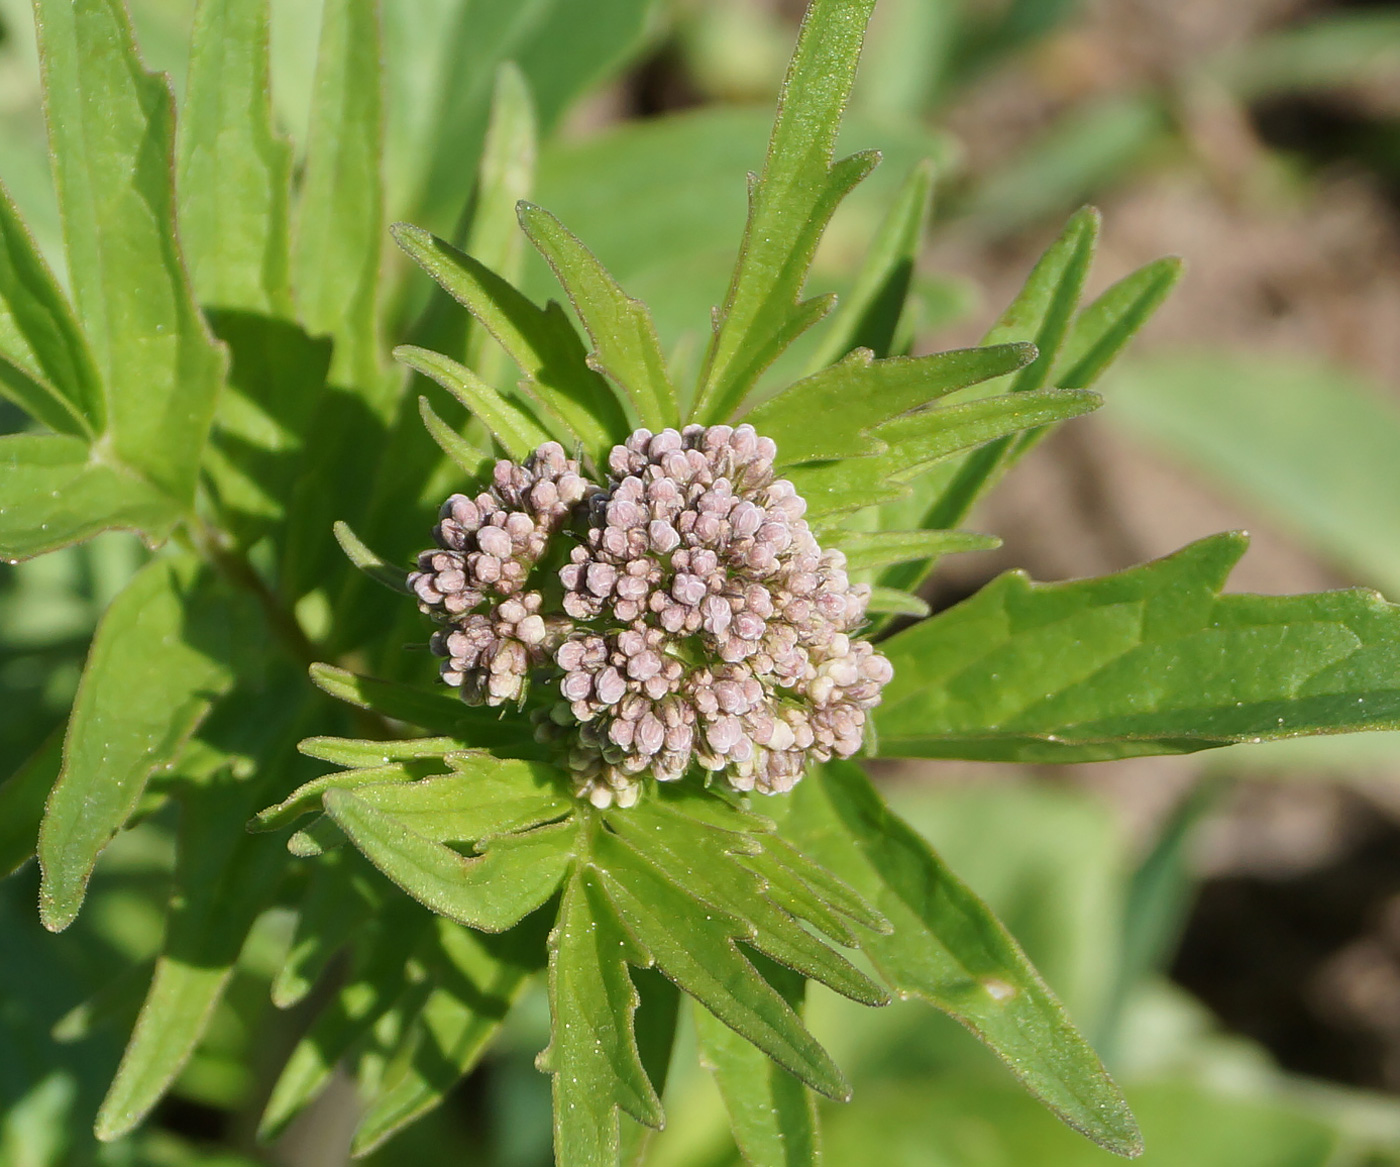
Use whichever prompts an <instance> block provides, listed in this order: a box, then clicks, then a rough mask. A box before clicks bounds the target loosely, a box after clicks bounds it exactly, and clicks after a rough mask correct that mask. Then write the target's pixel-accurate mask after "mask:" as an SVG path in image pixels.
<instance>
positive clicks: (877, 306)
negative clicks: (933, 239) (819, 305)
mask: <svg viewBox="0 0 1400 1167" xmlns="http://www.w3.org/2000/svg"><path fill="white" fill-rule="evenodd" d="M935 173H936V171H935V167H934V162H933V159H932V158H925V159H923V160H922V161H921V162H920V163H919V164H918V165H917V166H915V167H914V169H913V170H912V171H910V172H909V177H908V178H907V179H905V180H904V185H903V186H901V187H900V188H899V193H898V194H897V195H896V196H895V198H894V201H893V202H892V203H891V204H890V209H889V211H888V212H887V213H886V215H885V218H884V221H883V222H881V224H880V228H879V230H878V231H877V232H876V233H875V238H874V239H873V240H871V243H870V250H869V251H867V252H866V255H865V259H864V261H863V262H862V263H861V266H860V270H859V271H857V272H856V278H855V283H854V284H852V286H851V290H850V291H849V292H848V293H847V294H846V295H845V296H844V297H843V298H842V300H841V302H840V303H839V304H838V305H837V308H836V311H835V312H833V313H832V315H831V319H830V321H829V322H828V323H827V326H826V332H825V335H824V336H823V337H822V343H821V346H820V347H819V348H818V349H817V351H816V353H815V354H814V355H813V357H812V359H811V361H810V362H809V364H808V368H809V370H810V371H812V372H816V371H817V370H819V369H824V368H826V366H827V365H830V364H834V363H835V362H836V361H838V360H840V359H841V358H842V357H844V356H845V355H846V354H847V353H849V352H851V351H852V350H853V349H857V348H867V349H869V350H870V351H871V352H872V353H874V354H875V356H876V357H879V358H884V357H890V356H893V355H894V353H895V341H896V337H897V335H898V332H899V329H900V322H901V320H902V318H903V314H904V307H905V300H906V299H907V298H908V295H909V285H910V283H911V282H912V280H913V277H914V265H915V263H916V262H917V260H918V258H919V251H920V248H921V247H922V246H923V241H924V229H925V227H926V226H927V225H928V213H929V206H930V203H931V201H932V195H933V180H934V175H935Z"/></svg>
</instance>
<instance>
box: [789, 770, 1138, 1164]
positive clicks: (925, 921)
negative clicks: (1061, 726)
mask: <svg viewBox="0 0 1400 1167" xmlns="http://www.w3.org/2000/svg"><path fill="white" fill-rule="evenodd" d="M786 828H787V830H788V831H789V833H790V834H791V835H792V836H793V837H794V838H795V840H796V841H797V842H798V844H799V845H800V846H801V847H802V848H803V849H804V850H805V851H807V852H809V853H810V854H811V855H812V856H813V857H814V858H815V859H816V860H818V861H819V862H821V863H822V864H824V865H826V866H828V867H830V868H831V869H832V870H833V871H835V872H837V873H838V874H839V875H840V876H842V877H843V878H844V879H846V880H847V881H849V882H850V883H851V884H852V886H854V887H855V888H856V889H857V890H858V891H860V892H861V893H863V894H864V895H866V896H867V897H869V898H870V900H871V901H872V902H873V903H874V904H875V905H876V906H877V907H878V908H879V910H880V911H881V913H883V914H884V915H885V916H887V917H888V918H889V919H890V921H891V922H892V923H893V924H894V930H893V931H892V932H891V933H889V934H888V935H879V934H871V935H869V936H868V937H866V939H865V943H864V949H865V951H866V953H867V955H868V956H869V957H870V959H871V960H872V961H873V962H874V963H875V965H876V967H877V968H878V969H879V971H880V973H881V974H882V975H883V976H884V977H885V979H886V981H887V982H888V983H889V985H890V987H891V988H892V989H894V990H895V991H896V992H898V993H900V994H901V995H903V996H912V997H918V998H920V999H922V1000H925V1001H927V1002H928V1003H929V1004H931V1005H933V1006H935V1007H936V1008H938V1009H940V1010H942V1011H943V1012H945V1013H947V1014H948V1015H949V1016H951V1017H953V1018H955V1019H956V1020H958V1021H960V1022H961V1023H962V1024H963V1025H966V1026H967V1027H968V1028H969V1029H970V1030H971V1031H972V1032H973V1033H975V1034H976V1035H977V1036H978V1037H979V1038H980V1039H981V1040H982V1041H984V1042H985V1043H986V1044H987V1045H988V1046H989V1047H990V1048H991V1049H992V1051H993V1052H995V1053H996V1054H997V1055H998V1056H999V1057H1000V1058H1002V1060H1003V1061H1005V1062H1006V1064H1007V1066H1008V1067H1009V1068H1010V1070H1011V1071H1012V1073H1014V1074H1015V1075H1016V1076H1017V1077H1018V1078H1020V1079H1021V1081H1022V1083H1023V1084H1024V1085H1025V1086H1026V1087H1027V1089H1029V1090H1030V1091H1031V1092H1032V1093H1033V1094H1035V1095H1036V1096H1037V1097H1038V1098H1040V1099H1041V1101H1043V1102H1044V1103H1045V1104H1046V1105H1047V1106H1049V1107H1050V1108H1051V1109H1052V1110H1053V1111H1054V1112H1055V1113H1056V1114H1058V1115H1059V1116H1060V1118H1062V1119H1063V1120H1064V1121H1065V1122H1067V1123H1068V1124H1069V1125H1070V1126H1072V1127H1074V1128H1075V1129H1076V1130H1078V1131H1081V1132H1082V1133H1083V1134H1085V1135H1087V1136H1088V1137H1089V1138H1091V1139H1093V1140H1094V1141H1095V1142H1097V1143H1098V1144H1099V1145H1100V1146H1103V1147H1105V1148H1106V1149H1108V1150H1111V1151H1114V1152H1116V1153H1117V1154H1120V1155H1128V1156H1133V1155H1137V1154H1140V1153H1141V1151H1142V1138H1141V1135H1140V1134H1139V1132H1138V1129H1137V1124H1136V1123H1135V1122H1134V1121H1133V1117H1132V1114H1131V1112H1130V1111H1129V1110H1128V1106H1127V1103H1126V1102H1125V1101H1124V1100H1123V1096H1122V1094H1121V1093H1120V1092H1119V1090H1118V1088H1117V1086H1116V1085H1115V1084H1114V1083H1113V1081H1112V1080H1111V1079H1110V1078H1109V1076H1108V1074H1107V1073H1106V1072H1105V1071H1104V1068H1103V1065H1102V1064H1101V1063H1100V1062H1099V1059H1098V1057H1097V1056H1096V1055H1095V1054H1094V1051H1093V1050H1092V1049H1091V1048H1090V1047H1089V1044H1088V1043H1087V1042H1086V1041H1085V1040H1084V1038H1083V1037H1081V1036H1080V1035H1079V1033H1078V1032H1077V1031H1076V1030H1075V1028H1074V1026H1073V1024H1072V1023H1071V1021H1070V1019H1069V1017H1068V1016H1067V1015H1066V1013H1065V1011H1064V1008H1063V1006H1061V1005H1060V1003H1059V1001H1057V1000H1056V999H1055V997H1054V995H1053V994H1052V993H1051V992H1050V990H1049V988H1048V987H1046V985H1045V983H1044V982H1043V981H1042V980H1041V979H1040V976H1039V975H1038V974H1037V973H1036V971H1035V970H1034V969H1033V968H1032V967H1031V965H1030V962H1029V961H1027V960H1026V958H1025V956H1024V954H1023V953H1022V952H1021V950H1020V948H1019V947H1018V946H1017V944H1016V942H1015V940H1014V939H1012V937H1011V934H1010V933H1009V932H1007V931H1006V929H1005V928H1004V927H1003V926H1002V925H1001V923H1000V922H999V921H998V920H997V919H996V917H995V916H993V915H992V913H991V912H990V911H989V910H988V909H987V907H986V905H985V904H983V903H982V901H981V900H979V899H978V898H977V897H976V896H975V895H973V893H972V892H971V891H970V890H969V889H968V888H967V887H966V886H965V885H963V884H962V883H961V882H959V881H958V880H957V879H956V878H955V877H954V876H953V874H952V873H951V872H950V871H949V870H948V869H947V867H945V866H944V865H943V863H942V862H941V860H939V858H938V857H937V856H936V855H935V854H934V853H933V852H932V851H931V850H930V849H929V847H928V844H927V843H925V842H924V840H923V839H922V838H920V837H919V835H918V834H917V833H916V832H915V831H914V830H913V829H911V828H910V827H909V826H908V825H907V824H906V823H904V822H903V821H902V820H901V819H900V818H899V817H898V816H896V815H895V814H894V812H893V811H891V810H890V809H889V808H888V807H887V806H886V805H885V802H884V800H883V799H881V798H880V796H879V794H878V793H876V791H875V790H874V788H873V787H872V786H871V785H870V783H869V781H868V779H866V777H865V775H864V774H862V773H861V771H860V768H859V767H858V766H855V765H854V764H852V763H849V762H838V763H832V764H830V765H826V766H819V767H815V768H814V769H813V770H812V771H810V772H809V773H808V774H807V776H806V778H805V779H804V780H803V781H802V783H801V784H800V785H799V786H798V787H797V789H796V791H795V792H794V795H793V799H792V803H791V808H790V814H789V817H788V820H787V823H786Z"/></svg>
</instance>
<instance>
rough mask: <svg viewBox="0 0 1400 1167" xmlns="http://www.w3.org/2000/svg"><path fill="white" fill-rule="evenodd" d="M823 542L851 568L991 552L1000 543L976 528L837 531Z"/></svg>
mask: <svg viewBox="0 0 1400 1167" xmlns="http://www.w3.org/2000/svg"><path fill="white" fill-rule="evenodd" d="M822 542H823V544H824V545H826V546H830V547H835V548H836V549H837V550H839V551H840V552H841V553H842V554H843V555H845V557H846V568H847V570H848V571H869V570H871V569H872V568H876V567H888V566H889V565H890V564H892V563H909V562H911V561H915V560H921V559H935V558H937V557H938V556H940V555H952V554H954V553H956V552H959V551H990V550H991V549H992V548H994V547H1000V546H1001V540H1000V539H998V538H997V537H996V536H995V535H980V534H978V533H977V532H976V531H835V532H833V533H832V534H831V535H830V536H829V537H828V538H826V539H824V540H822Z"/></svg>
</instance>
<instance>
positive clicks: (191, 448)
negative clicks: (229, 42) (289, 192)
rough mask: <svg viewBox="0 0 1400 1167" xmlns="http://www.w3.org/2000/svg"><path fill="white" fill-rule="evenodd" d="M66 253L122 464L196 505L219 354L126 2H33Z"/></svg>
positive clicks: (162, 92)
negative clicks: (188, 264) (185, 243)
mask: <svg viewBox="0 0 1400 1167" xmlns="http://www.w3.org/2000/svg"><path fill="white" fill-rule="evenodd" d="M35 14H36V20H37V25H38V30H39V49H40V53H41V56H42V60H43V67H44V94H45V111H46V116H47V120H48V125H49V141H50V145H51V147H52V157H53V164H54V184H55V186H56V187H57V190H58V198H59V204H60V206H61V208H62V211H63V232H64V246H65V250H66V252H67V256H68V272H69V278H70V280H71V282H72V287H73V294H74V299H75V301H76V303H77V306H78V309H79V314H80V315H81V317H82V320H83V326H84V329H85V331H86V334H87V338H88V342H89V344H90V345H91V349H92V354H93V358H94V362H95V364H96V366H97V368H98V370H99V371H100V373H101V376H102V380H103V382H104V383H105V384H106V386H107V394H108V399H107V408H106V419H107V430H108V432H109V434H110V438H109V442H110V450H111V453H112V455H113V456H114V458H115V459H116V460H119V461H120V462H122V463H124V464H126V465H128V466H130V467H132V469H134V470H136V471H137V472H139V473H140V474H141V475H142V476H144V477H145V478H147V479H148V480H149V481H150V482H151V483H152V484H153V485H154V486H156V487H158V488H159V489H160V490H163V491H165V492H166V493H168V494H169V495H170V496H171V497H172V498H173V499H175V500H176V501H177V502H178V503H180V504H182V505H185V506H188V505H189V504H190V503H191V501H192V500H193V497H194V488H195V478H196V475H197V473H198V467H199V459H200V453H201V451H202V449H203V447H204V443H205V439H206V437H207V436H208V432H209V425H210V422H211V421H212V419H213V415H214V405H215V400H216V397H217V394H218V389H219V384H220V382H221V380H222V377H223V357H222V355H221V354H220V352H219V350H218V349H217V347H216V346H215V344H214V342H213V339H212V338H211V337H210V335H209V332H208V330H207V328H206V327H205V324H204V320H203V318H202V317H201V316H200V314H199V311H198V309H197V308H196V307H195V304H194V299H193V296H192V295H191V292H190V286H189V280H188V278H187V276H186V275H185V269H184V265H183V261H182V258H181V255H180V247H179V243H178V241H177V239H176V234H175V205H174V204H175V195H174V189H173V184H172V182H171V176H172V174H173V165H174V159H173V148H174V141H173V139H174V109H173V102H172V99H171V95H170V90H169V87H168V85H167V84H166V82H165V80H164V79H163V78H160V77H157V76H155V75H153V74H150V73H147V72H146V71H145V69H144V68H143V67H142V65H141V62H140V60H139V58H138V57H137V55H136V45H135V41H134V40H133V37H132V32H131V26H130V23H129V22H128V20H127V17H126V13H125V11H124V10H123V8H122V5H121V4H120V2H119V0H37V2H36V4H35Z"/></svg>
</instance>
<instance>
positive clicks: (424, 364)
mask: <svg viewBox="0 0 1400 1167" xmlns="http://www.w3.org/2000/svg"><path fill="white" fill-rule="evenodd" d="M394 356H395V357H396V358H397V359H398V360H400V361H402V362H403V363H404V364H405V365H407V366H408V367H409V368H410V369H414V370H416V371H417V372H419V373H422V374H423V375H424V376H425V377H431V378H432V379H433V380H434V381H436V382H437V383H438V384H439V385H441V386H442V387H443V388H444V389H446V390H447V391H448V392H449V393H451V394H452V396H453V397H455V398H457V400H458V401H460V402H461V403H462V404H463V405H465V406H466V407H467V408H468V409H469V410H471V412H472V413H473V414H474V415H475V416H476V417H477V418H478V419H479V420H480V421H481V423H482V425H484V426H485V427H486V428H487V429H488V430H490V431H491V436H492V437H494V438H495V439H496V441H498V442H500V444H501V448H502V449H504V450H505V451H506V453H507V454H509V455H510V456H511V458H513V459H514V460H515V461H517V462H523V461H524V460H525V458H526V456H527V455H528V454H529V453H530V452H531V451H532V450H534V449H535V447H536V446H539V445H540V444H541V443H543V442H547V441H548V440H549V438H550V434H549V433H547V432H546V431H545V430H544V429H543V428H542V427H541V426H540V424H539V423H538V422H537V421H535V419H534V418H533V417H532V416H531V415H530V413H529V411H528V410H525V409H523V408H521V407H520V406H519V405H517V404H516V403H515V402H514V401H512V400H510V398H508V397H502V396H501V394H500V393H498V392H497V391H496V390H495V388H494V387H492V386H491V385H488V384H487V383H486V382H485V381H483V380H482V379H481V378H480V377H478V376H477V375H476V374H475V373H473V372H472V371H471V370H470V369H469V368H467V367H466V366H465V365H459V364H458V363H457V362H456V361H454V360H452V359H451V358H450V357H445V356H443V355H442V354H440V353H435V352H432V351H431V350H430V349H425V348H418V347H417V346H415V345H411V344H401V345H399V347H398V348H396V349H395V350H394Z"/></svg>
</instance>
